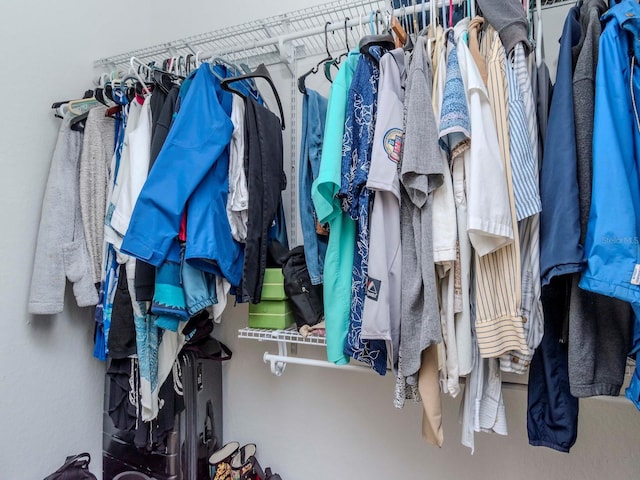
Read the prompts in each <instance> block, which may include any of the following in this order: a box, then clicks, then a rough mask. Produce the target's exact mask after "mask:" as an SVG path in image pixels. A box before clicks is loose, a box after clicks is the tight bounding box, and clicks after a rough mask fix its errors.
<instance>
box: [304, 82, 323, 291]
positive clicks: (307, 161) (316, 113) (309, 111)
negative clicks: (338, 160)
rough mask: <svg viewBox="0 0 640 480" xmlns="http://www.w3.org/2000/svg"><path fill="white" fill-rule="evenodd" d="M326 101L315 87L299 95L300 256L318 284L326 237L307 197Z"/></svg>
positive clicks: (315, 168)
mask: <svg viewBox="0 0 640 480" xmlns="http://www.w3.org/2000/svg"><path fill="white" fill-rule="evenodd" d="M327 104H328V101H327V99H326V98H325V97H323V96H322V95H320V94H319V93H318V92H316V91H315V90H311V89H310V88H308V89H307V93H306V94H305V95H304V97H302V141H301V144H300V167H299V172H300V173H299V188H300V195H299V198H300V227H301V228H302V237H303V239H304V256H305V260H306V262H307V269H308V270H309V277H310V279H311V283H312V284H313V285H318V284H321V283H322V280H323V278H322V275H323V270H324V257H325V255H326V252H327V244H328V240H329V237H328V235H326V234H322V233H318V232H317V230H316V225H317V222H318V216H317V214H316V211H315V209H314V207H313V202H312V200H311V185H312V184H313V182H314V181H315V180H316V178H318V173H319V171H320V159H321V157H322V140H323V137H324V124H325V119H326V116H327Z"/></svg>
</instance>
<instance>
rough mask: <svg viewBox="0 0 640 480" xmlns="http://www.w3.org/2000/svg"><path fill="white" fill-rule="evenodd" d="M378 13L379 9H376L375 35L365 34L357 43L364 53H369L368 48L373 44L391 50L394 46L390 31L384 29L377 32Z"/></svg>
mask: <svg viewBox="0 0 640 480" xmlns="http://www.w3.org/2000/svg"><path fill="white" fill-rule="evenodd" d="M378 15H381V12H380V10H376V35H365V36H364V37H362V39H361V40H360V43H359V44H358V46H359V49H360V53H362V54H364V55H369V49H370V48H371V47H374V46H379V47H382V48H384V49H386V50H393V49H394V48H396V41H395V39H394V38H393V35H391V33H389V32H388V31H385V32H384V33H382V34H379V33H378ZM369 56H371V55H369Z"/></svg>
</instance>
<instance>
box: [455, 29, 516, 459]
mask: <svg viewBox="0 0 640 480" xmlns="http://www.w3.org/2000/svg"><path fill="white" fill-rule="evenodd" d="M482 23H483V20H482V19H481V18H476V19H474V20H473V21H472V22H471V23H470V24H469V29H468V38H469V46H467V44H466V43H465V41H464V40H463V38H462V37H463V36H462V33H464V30H465V25H466V22H461V24H460V25H459V26H457V27H456V28H457V29H458V31H459V33H458V34H457V35H456V38H457V44H456V46H457V51H458V60H459V66H460V73H461V76H462V80H463V83H464V86H465V89H466V97H467V103H468V109H469V116H470V126H471V132H473V137H472V139H471V145H470V150H469V151H468V154H467V153H465V156H464V157H463V158H464V163H463V164H460V166H459V167H458V169H456V170H454V185H456V183H459V182H461V181H462V179H463V178H464V179H465V188H466V191H467V196H466V199H467V204H468V211H467V218H466V219H464V220H463V222H462V223H461V225H465V223H466V225H467V230H465V232H466V235H468V236H469V238H470V242H471V244H473V245H474V246H476V245H477V246H476V250H477V248H478V246H482V245H483V241H484V242H486V241H487V240H491V236H490V235H487V233H489V232H487V233H485V234H484V235H485V236H486V237H487V238H486V239H483V238H482V236H481V233H482V232H481V231H480V230H478V229H477V228H476V230H477V231H474V230H472V227H473V226H474V225H475V226H483V225H484V226H489V225H493V226H494V228H495V227H496V226H497V225H501V224H502V225H503V228H502V232H503V235H504V232H505V231H508V230H506V229H505V228H504V227H510V226H511V225H513V224H512V223H510V222H509V221H508V219H510V218H511V217H512V211H511V208H510V204H509V196H508V189H507V182H506V180H507V177H506V176H505V177H504V180H505V181H503V180H502V178H503V176H504V175H505V173H504V168H505V167H504V166H503V163H502V160H501V151H500V146H499V144H498V136H497V132H496V126H495V124H494V120H493V115H492V113H491V104H490V102H489V92H488V90H487V87H486V86H485V80H484V78H483V75H486V79H487V83H488V80H489V78H490V77H489V73H491V74H492V75H499V74H500V68H499V67H500V61H499V60H500V57H499V53H500V48H499V46H498V44H499V40H497V39H496V37H495V31H494V32H493V38H491V42H493V43H492V46H493V47H495V50H494V51H493V53H494V55H498V57H497V58H495V57H494V62H493V66H492V67H493V69H494V70H493V71H490V70H489V69H488V68H487V66H486V60H485V56H484V55H482V54H481V53H480V42H479V38H478V36H477V33H478V27H479V26H480V25H482ZM490 34H491V32H487V35H490ZM500 47H501V45H500ZM485 49H486V50H489V51H491V50H490V49H487V48H486V46H485ZM495 60H497V63H496V62H495ZM496 66H497V67H498V69H497V70H496ZM492 85H493V83H492ZM486 152H492V153H491V154H486ZM502 153H504V152H502ZM487 161H491V162H494V163H493V165H491V166H485V167H482V168H481V162H487ZM454 165H455V164H454ZM462 167H464V171H460V169H461V168H462ZM496 173H500V175H496ZM488 174H490V175H489V176H488V177H486V178H484V177H483V175H488ZM487 185H491V188H487ZM457 188H458V189H460V188H461V187H460V186H458V187H457ZM481 188H482V190H481ZM480 192H486V193H491V194H492V196H491V197H489V198H483V197H482V196H481V195H479V194H480ZM482 200H484V201H485V202H487V201H488V202H490V203H491V204H493V205H495V206H496V207H495V208H492V209H482V208H480V206H481V205H482V203H481V201H482ZM478 202H480V203H478ZM497 212H500V216H499V217H497V218H498V219H502V221H501V222H499V223H496V222H492V221H486V220H485V221H480V220H481V219H482V215H488V214H491V215H493V214H495V213H497ZM514 216H515V215H514ZM459 218H460V215H459ZM465 220H466V222H465ZM488 220H491V217H489V218H488ZM516 225H517V224H516ZM485 228H486V227H485ZM460 231H462V230H460ZM516 231H517V226H516ZM510 233H511V235H512V236H513V234H514V233H515V232H514V231H513V227H512V229H511V232H510ZM508 238H510V237H507V239H508ZM511 238H512V237H511ZM507 239H505V238H504V237H502V238H501V237H497V238H496V239H493V240H494V242H495V241H496V240H497V241H498V242H500V243H499V244H498V247H497V248H498V250H497V251H500V249H504V248H508V247H510V245H509V244H507V246H506V247H505V246H504V243H506V242H508V240H507ZM488 245H490V243H487V246H488ZM485 250H486V247H485ZM477 255H478V254H477V253H476V254H475V256H476V257H477ZM486 255H491V253H487V254H486ZM461 258H462V255H461ZM504 258H505V259H508V258H509V257H508V256H505V257H504ZM469 261H471V258H470V257H469ZM479 275H481V273H480V272H479V271H478V269H477V268H476V271H475V277H476V278H475V279H474V281H472V282H471V283H470V289H469V305H470V317H471V334H472V350H471V354H472V363H471V366H472V368H471V372H470V373H469V375H468V376H467V383H466V386H465V390H464V396H463V399H462V403H461V404H460V417H461V420H462V440H461V441H462V444H463V445H465V446H466V447H468V448H470V449H471V451H472V452H473V451H474V448H475V439H474V432H480V431H493V432H495V433H498V434H500V435H506V434H507V423H506V412H505V408H504V400H503V397H502V377H501V371H500V368H499V363H498V359H497V358H482V356H481V345H483V346H484V345H486V344H482V343H481V341H480V339H479V338H478V333H477V329H478V326H479V325H480V318H482V317H481V316H480V315H481V314H482V311H481V308H482V306H483V305H482V304H481V303H480V301H479V300H478V298H477V297H478V294H479V292H480V290H481V287H480V286H479V285H483V284H487V282H489V283H488V284H489V285H493V283H491V282H490V281H488V280H487V277H481V278H480V279H478V276H479ZM489 278H490V277H489ZM516 278H518V277H515V276H513V275H511V276H510V281H511V282H513V281H515V279H516ZM482 282H484V283H482ZM511 285H513V283H511ZM505 291H508V292H509V293H511V292H510V291H509V290H505ZM517 292H518V290H515V292H514V294H516V293H517ZM498 332H499V333H502V335H504V333H503V332H500V331H498ZM506 338H507V339H509V337H506ZM498 339H500V335H498ZM499 341H500V340H499ZM503 345H504V343H503Z"/></svg>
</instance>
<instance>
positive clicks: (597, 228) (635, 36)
mask: <svg viewBox="0 0 640 480" xmlns="http://www.w3.org/2000/svg"><path fill="white" fill-rule="evenodd" d="M602 22H603V27H604V30H603V32H602V36H601V37H600V48H599V59H598V67H597V71H596V103H595V119H594V133H593V193H592V201H591V211H590V214H589V223H588V225H587V235H586V240H585V254H586V257H587V262H588V263H587V268H586V270H585V271H584V273H583V275H582V278H581V280H580V287H581V288H583V289H585V290H590V291H592V292H596V293H600V294H602V295H608V296H610V297H616V298H619V299H621V300H626V301H628V302H631V303H632V304H636V305H638V304H640V243H639V238H640V231H639V230H640V177H639V176H638V162H639V161H640V124H639V122H638V118H637V115H636V111H637V110H636V111H634V105H633V98H634V97H635V99H636V102H637V101H638V100H640V70H639V67H638V60H640V40H639V36H640V5H638V3H636V2H635V1H632V0H623V1H622V2H620V3H619V4H617V5H614V6H613V7H612V8H611V9H609V11H608V12H607V13H605V14H604V15H603V16H602ZM634 57H635V60H633V58H634ZM634 62H635V63H634ZM632 65H635V66H632ZM632 68H633V73H632V71H631V69H632ZM632 79H633V85H632V86H631V84H630V82H631V80H632ZM632 89H633V95H632ZM636 105H637V103H636Z"/></svg>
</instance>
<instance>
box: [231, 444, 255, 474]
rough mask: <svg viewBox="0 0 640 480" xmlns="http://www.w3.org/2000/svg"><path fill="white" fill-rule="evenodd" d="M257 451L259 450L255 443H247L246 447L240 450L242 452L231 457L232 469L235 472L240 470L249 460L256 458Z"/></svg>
mask: <svg viewBox="0 0 640 480" xmlns="http://www.w3.org/2000/svg"><path fill="white" fill-rule="evenodd" d="M256 450H257V448H256V444H255V443H247V444H246V445H245V446H243V447H242V448H240V450H238V451H237V452H236V453H235V454H234V455H233V456H232V457H231V468H232V469H234V470H240V469H241V468H242V467H243V466H245V465H246V464H247V462H248V460H249V458H251V457H255V455H256Z"/></svg>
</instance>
